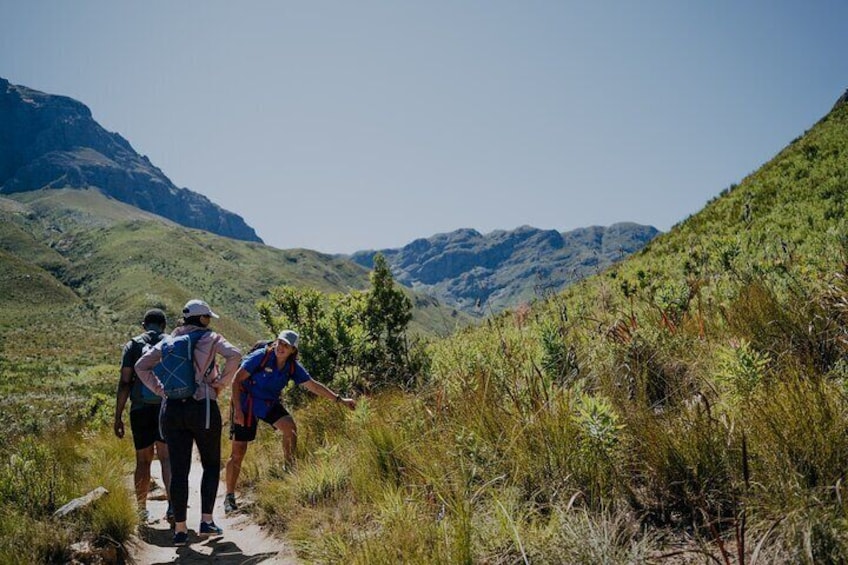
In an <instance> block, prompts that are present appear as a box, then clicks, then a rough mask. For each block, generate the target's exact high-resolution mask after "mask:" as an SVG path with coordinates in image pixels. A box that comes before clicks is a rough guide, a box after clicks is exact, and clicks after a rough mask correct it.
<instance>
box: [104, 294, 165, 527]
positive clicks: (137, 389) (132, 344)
mask: <svg viewBox="0 0 848 565" xmlns="http://www.w3.org/2000/svg"><path fill="white" fill-rule="evenodd" d="M141 325H142V327H143V328H144V333H143V334H140V335H137V336H136V337H134V338H133V339H131V340H130V341H128V342H127V344H126V345H125V346H124V351H123V355H122V356H121V379H120V381H119V382H118V392H117V401H116V402H115V423H114V429H115V435H116V436H118V437H119V438H123V437H124V421H123V413H124V407H125V406H126V404H127V399H129V400H130V401H131V405H130V428H131V429H132V436H133V443H134V444H135V476H134V479H135V481H134V482H135V496H136V501H137V503H138V511H139V516H140V518H141V520H142V521H143V522H146V521H147V519H148V514H147V493H148V491H149V490H150V465H151V464H152V463H153V458H154V455H155V456H156V457H157V458H158V459H159V464H160V465H161V466H162V480H163V482H164V483H165V485H164V486H165V492H166V493H167V492H168V488H169V483H170V481H171V464H170V458H169V456H168V445H167V444H166V443H165V441H164V440H163V439H162V436H161V435H159V407H160V404H161V399H160V398H159V397H158V396H153V397H151V398H145V396H144V395H143V394H142V388H143V387H144V384H142V382H141V380H140V379H139V378H138V375H137V374H136V373H135V369H134V366H135V363H136V361H138V360H139V358H140V357H141V356H142V354H143V353H144V350H145V348H147V347H152V346H153V345H155V344H156V343H158V342H159V340H160V339H162V336H163V332H164V331H165V326H166V325H167V320H166V319H165V313H164V312H163V311H162V310H159V309H153V310H148V311H147V313H145V315H144V320H143V321H142V324H141ZM147 396H148V397H149V396H151V395H147ZM165 518H166V519H167V520H168V521H169V522H173V519H174V514H173V511H172V510H171V504H170V502H169V503H168V512H167V514H166V515H165Z"/></svg>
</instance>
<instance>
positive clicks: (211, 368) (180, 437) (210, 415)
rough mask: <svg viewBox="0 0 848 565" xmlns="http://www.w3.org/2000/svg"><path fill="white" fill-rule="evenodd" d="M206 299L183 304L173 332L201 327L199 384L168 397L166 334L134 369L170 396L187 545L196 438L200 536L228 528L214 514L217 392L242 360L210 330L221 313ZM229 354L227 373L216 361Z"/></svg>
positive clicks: (175, 476) (179, 515) (180, 536)
mask: <svg viewBox="0 0 848 565" xmlns="http://www.w3.org/2000/svg"><path fill="white" fill-rule="evenodd" d="M217 317H218V315H217V314H215V313H214V312H213V311H212V309H211V308H209V305H208V304H207V303H206V302H203V301H202V300H190V301H189V302H188V303H187V304H186V305H185V308H184V309H183V324H182V325H181V326H179V327H177V328H176V329H175V330H174V331H173V332H172V334H171V335H172V336H180V335H185V334H191V333H193V332H200V333H201V334H202V335H200V337H199V338H198V339H197V341H196V345H195V346H194V354H193V358H194V361H193V362H194V365H195V368H194V381H195V383H196V385H197V386H196V390H195V391H194V393H193V394H192V395H191V396H189V397H187V398H179V399H178V398H170V399H168V398H167V393H166V392H165V388H164V387H163V384H162V382H161V381H160V380H159V378H158V377H157V376H156V374H155V373H154V368H155V367H156V365H158V364H159V362H160V361H161V360H162V346H163V343H164V342H165V340H163V341H162V342H159V343H158V344H157V345H156V347H154V348H153V349H151V350H149V351H148V352H147V353H145V354H144V355H143V356H142V357H141V359H139V360H138V363H136V365H135V370H136V372H137V373H138V376H139V377H140V378H141V380H142V382H144V384H145V385H146V386H147V387H148V388H149V389H150V390H152V391H153V392H155V393H156V394H158V395H159V396H162V397H163V398H165V400H166V401H165V402H164V406H165V414H164V432H165V440H166V441H167V442H168V451H169V452H170V454H171V504H172V507H173V510H174V521H175V524H174V544H175V545H185V544H186V542H187V537H188V528H187V526H186V508H187V506H188V475H189V471H190V470H191V453H192V447H193V444H197V451H198V453H199V454H200V463H201V465H202V466H203V477H202V479H201V483H200V512H201V522H200V526H199V528H198V530H197V533H198V534H199V535H201V536H210V535H221V534H222V533H223V532H222V530H221V528H219V527H218V526H217V525H216V524H215V522H214V520H213V519H212V511H213V508H214V506H215V496H216V494H217V492H218V483H219V481H220V473H221V428H222V422H221V412H220V410H219V409H218V402H217V399H218V393H219V392H220V391H221V390H223V389H224V388H225V387H228V386H230V384H231V383H232V380H233V376H234V375H235V373H236V370H237V369H238V366H239V361H241V352H240V351H239V350H238V349H237V348H236V347H234V346H232V345H230V343H229V342H228V341H227V340H226V339H224V337H223V336H222V335H221V334H218V333H216V332H213V331H211V330H209V327H208V326H209V323H210V322H211V321H212V318H217ZM216 355H222V356H223V357H224V358H225V359H226V364H225V365H224V370H223V373H219V371H218V368H217V366H216V365H215V356H216Z"/></svg>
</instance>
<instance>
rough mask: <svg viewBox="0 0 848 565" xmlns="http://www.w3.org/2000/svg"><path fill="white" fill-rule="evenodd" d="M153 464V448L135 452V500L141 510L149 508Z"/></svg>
mask: <svg viewBox="0 0 848 565" xmlns="http://www.w3.org/2000/svg"><path fill="white" fill-rule="evenodd" d="M151 463H153V446H152V445H151V446H150V447H145V448H144V449H138V450H136V452H135V474H134V479H135V499H136V502H137V503H138V507H139V509H140V510H144V509H145V508H147V492H148V491H149V490H150V465H151Z"/></svg>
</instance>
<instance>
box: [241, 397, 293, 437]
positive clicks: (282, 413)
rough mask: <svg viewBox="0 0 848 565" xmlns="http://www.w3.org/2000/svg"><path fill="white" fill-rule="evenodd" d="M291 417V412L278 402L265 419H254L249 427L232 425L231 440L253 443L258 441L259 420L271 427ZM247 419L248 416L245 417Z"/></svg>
mask: <svg viewBox="0 0 848 565" xmlns="http://www.w3.org/2000/svg"><path fill="white" fill-rule="evenodd" d="M288 415H289V411H288V410H286V409H285V408H283V405H282V404H280V403H279V402H277V403H276V404H274V405H273V406H271V409H270V410H268V414H266V415H265V417H264V418H257V417H256V416H254V417H253V421H252V422H251V423H250V425H249V426H239V425H238V424H236V423H235V422H232V419H231V424H230V439H231V440H234V441H253V440H255V439H256V428H257V426H258V424H259V420H263V421H265V422H268V425H269V426H272V427H273V426H274V424H275V423H276V422H277V420H279V419H280V418H285V417H286V416H288ZM244 417H245V418H247V414H245V415H244Z"/></svg>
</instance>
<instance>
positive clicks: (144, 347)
mask: <svg viewBox="0 0 848 565" xmlns="http://www.w3.org/2000/svg"><path fill="white" fill-rule="evenodd" d="M164 337H165V334H163V333H160V334H158V335H156V336H152V335H151V334H150V333H149V332H145V333H143V334H141V335H139V336H136V337H134V338H132V343H133V352H132V356H133V358H134V359H135V361H138V360H139V359H141V356H142V355H144V354H145V353H147V352H148V351H150V350H151V349H153V346H154V345H156V344H157V343H159V342H160V341H162V339H164ZM133 378H134V380H135V381H136V382H137V383H138V386H139V387H140V390H141V401H142V402H143V403H144V404H159V402H161V401H162V399H161V398H160V397H159V396H157V395H156V394H155V393H154V392H153V391H152V390H150V389H149V388H147V385H145V384H144V383H143V382H141V379H139V378H138V375H136V374H135V370H133ZM134 394H137V393H134ZM134 398H136V399H137V398H138V397H134Z"/></svg>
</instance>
